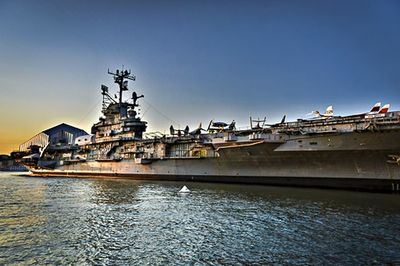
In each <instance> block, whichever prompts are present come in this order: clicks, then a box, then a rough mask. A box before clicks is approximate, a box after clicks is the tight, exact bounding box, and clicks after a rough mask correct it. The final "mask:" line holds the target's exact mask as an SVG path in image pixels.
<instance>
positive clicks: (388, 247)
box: [0, 173, 400, 265]
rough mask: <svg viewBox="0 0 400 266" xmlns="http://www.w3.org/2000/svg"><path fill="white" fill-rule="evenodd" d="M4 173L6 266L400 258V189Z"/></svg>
mask: <svg viewBox="0 0 400 266" xmlns="http://www.w3.org/2000/svg"><path fill="white" fill-rule="evenodd" d="M182 185H183V184H182V183H175V182H153V183H151V182H137V181H129V180H96V179H68V178H58V179H57V178H24V177H16V176H11V175H10V174H7V173H2V174H0V264H19V265H31V264H79V265H110V264H113V265H114V264H117V265H167V264H168V265H187V264H190V265H248V264H254V265H265V264H294V265H300V264H341V265H354V264H388V263H396V262H397V263H400V255H399V254H400V253H399V252H398V250H400V249H399V247H400V240H399V239H400V238H399V235H400V227H399V226H398V225H399V224H400V208H399V207H400V201H399V196H398V195H387V194H371V193H357V192H345V191H330V190H312V189H295V188H275V187H258V186H237V185H217V184H196V183H189V184H186V185H188V186H189V187H190V189H191V190H192V193H190V194H186V195H181V194H179V193H177V191H179V189H180V187H182Z"/></svg>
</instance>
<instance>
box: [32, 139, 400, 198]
mask: <svg viewBox="0 0 400 266" xmlns="http://www.w3.org/2000/svg"><path fill="white" fill-rule="evenodd" d="M399 139H400V133H399V132H384V133H362V134H361V133H351V134H347V135H346V134H345V135H343V134H341V135H330V136H322V137H321V136H318V137H307V138H306V141H305V139H303V140H302V141H301V142H299V140H300V139H299V138H296V139H293V140H290V141H287V142H285V143H284V144H283V145H282V144H281V143H268V142H256V143H252V144H250V145H247V144H245V145H236V146H228V147H220V148H219V149H217V151H218V155H219V156H218V157H213V158H163V159H153V160H150V159H149V160H148V161H146V162H145V163H144V162H143V161H142V162H141V163H138V162H136V161H135V160H133V159H130V160H126V159H124V160H121V161H103V162H100V161H86V162H78V163H74V164H69V165H61V166H58V167H56V169H53V170H49V169H47V170H44V169H32V173H33V175H40V176H77V177H118V178H132V179H149V180H172V181H180V180H184V181H201V182H229V183H245V184H265V185H290V186H308V187H325V188H341V189H361V190H376V191H399V189H400V188H399V186H400V166H399V164H398V163H397V162H395V161H391V160H390V156H392V155H398V154H400V142H398V141H396V140H399ZM310 143H311V144H310ZM315 143H316V144H315Z"/></svg>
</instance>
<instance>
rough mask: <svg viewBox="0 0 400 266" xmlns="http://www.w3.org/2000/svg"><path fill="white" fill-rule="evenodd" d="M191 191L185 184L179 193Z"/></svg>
mask: <svg viewBox="0 0 400 266" xmlns="http://www.w3.org/2000/svg"><path fill="white" fill-rule="evenodd" d="M189 192H190V190H189V189H188V188H187V186H183V187H182V188H181V190H179V193H189Z"/></svg>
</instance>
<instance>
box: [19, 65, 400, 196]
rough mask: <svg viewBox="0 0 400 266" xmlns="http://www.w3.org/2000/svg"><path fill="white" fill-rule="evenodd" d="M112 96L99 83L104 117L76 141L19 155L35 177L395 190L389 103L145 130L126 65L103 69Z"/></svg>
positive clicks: (396, 128)
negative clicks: (336, 112)
mask: <svg viewBox="0 0 400 266" xmlns="http://www.w3.org/2000/svg"><path fill="white" fill-rule="evenodd" d="M108 73H109V74H110V75H112V76H113V78H114V82H115V83H116V84H117V85H118V90H119V91H118V92H119V95H118V96H117V98H115V97H114V98H113V97H112V96H111V95H110V94H109V91H108V90H109V89H108V87H106V86H104V85H102V86H101V93H102V96H103V106H102V107H103V108H102V113H103V116H102V117H100V119H99V121H98V122H97V123H95V124H94V125H93V127H92V130H91V135H85V136H79V137H77V138H76V139H75V141H74V143H73V144H68V145H60V144H59V143H58V144H57V145H52V144H48V145H46V146H45V147H36V149H35V151H36V153H35V154H32V155H30V156H26V157H25V158H23V159H22V162H23V163H24V164H25V165H26V166H27V167H29V168H30V171H31V173H32V175H34V176H74V177H118V178H132V179H151V180H177V181H202V182H229V183H247V184H266V185H292V186H312V187H327V188H346V189H365V190H379V191H400V112H389V111H388V107H385V106H384V108H380V105H379V107H378V108H377V106H374V108H373V109H372V110H371V112H368V113H364V114H357V115H350V116H343V117H341V116H333V109H332V107H328V109H327V112H326V113H325V114H324V115H321V114H319V113H318V117H317V118H314V119H298V120H297V121H293V122H286V121H285V117H284V118H283V119H282V121H281V122H280V123H276V124H273V125H265V119H264V120H263V121H262V122H263V123H262V125H260V121H261V120H258V121H256V122H258V123H257V125H255V126H254V124H253V122H254V121H252V120H251V122H250V128H248V129H246V130H237V129H236V127H235V122H232V123H230V124H227V123H223V122H213V121H211V122H210V124H209V126H208V128H207V130H204V129H202V128H201V125H200V126H199V128H197V129H195V130H193V131H190V130H189V128H188V127H186V128H185V129H184V130H176V129H174V128H173V126H171V128H170V134H169V135H163V134H153V135H151V134H148V135H147V137H145V131H146V128H147V122H145V121H142V120H141V118H140V116H139V115H138V112H137V107H138V106H139V104H138V101H139V99H140V98H142V97H144V96H143V95H140V96H139V95H138V94H137V93H136V92H132V94H131V97H130V99H129V100H128V101H124V100H123V93H124V92H126V91H128V81H134V80H135V76H134V75H132V74H131V71H130V70H129V71H128V70H116V71H115V72H110V71H108Z"/></svg>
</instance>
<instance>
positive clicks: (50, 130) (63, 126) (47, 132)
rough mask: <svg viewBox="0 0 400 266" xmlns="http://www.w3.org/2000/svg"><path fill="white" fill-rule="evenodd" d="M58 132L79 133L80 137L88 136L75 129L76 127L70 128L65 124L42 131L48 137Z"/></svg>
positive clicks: (81, 130)
mask: <svg viewBox="0 0 400 266" xmlns="http://www.w3.org/2000/svg"><path fill="white" fill-rule="evenodd" d="M60 130H67V131H74V132H79V133H81V134H82V135H88V133H87V132H86V131H85V130H83V129H80V128H77V127H73V126H70V125H68V124H65V123H62V124H59V125H57V126H54V127H51V128H49V129H46V130H44V131H43V133H44V134H46V135H48V136H50V135H52V134H54V133H55V132H57V131H60Z"/></svg>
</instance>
